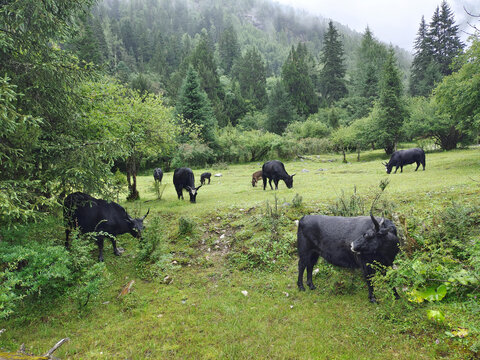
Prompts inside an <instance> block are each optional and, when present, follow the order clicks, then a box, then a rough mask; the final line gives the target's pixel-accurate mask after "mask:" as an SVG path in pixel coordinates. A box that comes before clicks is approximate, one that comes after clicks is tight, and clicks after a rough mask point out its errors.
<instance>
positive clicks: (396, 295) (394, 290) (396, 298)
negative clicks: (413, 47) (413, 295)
mask: <svg viewBox="0 0 480 360" xmlns="http://www.w3.org/2000/svg"><path fill="white" fill-rule="evenodd" d="M392 290H393V296H395V300H398V299H400V295H398V292H397V289H395V288H393V289H392Z"/></svg>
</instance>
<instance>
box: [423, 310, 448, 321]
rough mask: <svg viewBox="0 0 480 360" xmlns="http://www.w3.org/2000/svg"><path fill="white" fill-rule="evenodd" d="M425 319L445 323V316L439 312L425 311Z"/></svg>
mask: <svg viewBox="0 0 480 360" xmlns="http://www.w3.org/2000/svg"><path fill="white" fill-rule="evenodd" d="M427 317H428V319H429V320H431V321H434V322H437V323H443V322H445V315H444V314H443V312H441V311H440V310H427Z"/></svg>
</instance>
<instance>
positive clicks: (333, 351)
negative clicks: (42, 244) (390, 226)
mask: <svg viewBox="0 0 480 360" xmlns="http://www.w3.org/2000/svg"><path fill="white" fill-rule="evenodd" d="M384 159H385V156H384V155H383V154H382V153H381V152H379V151H375V152H368V153H365V154H364V155H362V159H361V161H360V162H357V161H356V155H351V156H350V157H348V160H349V161H351V162H350V163H348V164H344V163H342V162H341V157H340V156H337V155H321V156H311V159H310V160H308V159H307V160H304V161H293V162H287V163H285V165H286V169H287V171H288V172H289V173H290V174H292V173H296V176H295V178H294V188H293V189H287V188H286V187H285V185H284V183H283V182H281V183H280V185H279V190H278V191H276V192H275V191H271V190H270V189H267V190H266V191H263V189H262V187H261V186H259V187H256V188H252V185H251V174H252V173H253V172H254V171H256V170H258V169H260V167H261V164H259V163H250V164H243V165H233V166H228V168H227V169H198V170H195V171H194V173H195V176H196V179H197V182H198V181H199V178H200V174H201V173H202V172H203V171H205V170H208V171H211V172H212V174H215V173H221V174H222V176H221V177H213V176H212V183H211V184H210V185H205V186H203V187H202V188H201V189H200V190H199V194H198V196H197V203H196V204H190V203H189V202H188V201H187V200H185V201H179V200H177V196H176V193H175V190H174V188H173V185H172V173H167V174H165V175H164V184H166V185H167V186H166V188H165V191H164V193H163V196H162V199H161V200H157V199H156V197H155V193H154V188H153V176H152V174H144V176H141V177H140V178H139V182H140V187H139V190H140V194H141V196H142V200H140V201H137V202H135V203H127V204H124V205H125V206H126V207H127V209H128V210H129V212H130V213H131V214H143V213H145V211H146V209H147V208H150V209H151V211H150V215H149V216H148V218H147V220H148V221H147V220H146V225H147V227H148V229H147V231H146V234H145V237H146V238H147V239H152V238H154V237H158V239H160V241H159V242H158V243H157V247H158V248H157V249H158V250H159V253H160V254H159V255H158V261H157V263H156V264H150V265H149V266H148V267H144V266H143V265H142V264H139V262H138V261H137V260H138V257H139V256H140V254H141V252H140V251H139V245H138V243H137V242H136V240H134V239H132V238H131V237H129V236H123V237H121V238H120V239H119V244H120V246H122V247H124V248H125V249H126V251H125V253H124V254H123V255H122V256H121V257H114V256H113V255H112V251H111V245H110V244H109V243H106V245H105V249H106V251H105V264H106V266H107V272H108V273H109V280H108V283H107V284H106V286H105V287H104V289H103V290H102V292H101V294H100V295H99V296H98V297H96V298H94V299H91V300H90V301H89V303H88V304H87V305H86V306H84V307H80V308H79V307H78V306H77V304H76V303H75V302H74V301H72V300H70V299H69V298H68V297H65V298H61V299H59V300H58V301H56V302H55V303H53V304H52V303H45V304H40V305H39V304H38V303H35V305H34V306H33V305H31V304H30V303H25V304H24V305H23V307H22V309H21V313H20V314H19V315H18V316H16V317H14V318H12V319H10V320H9V321H4V322H3V323H2V324H1V325H0V328H5V329H6V330H7V331H6V332H5V333H4V334H2V335H0V348H1V349H3V350H10V351H13V350H16V349H18V348H19V346H20V344H21V343H25V344H26V345H27V351H28V352H34V353H44V352H45V351H46V350H48V349H49V348H50V347H51V346H52V345H53V344H54V343H55V342H56V341H57V340H58V339H60V338H63V337H67V336H68V337H70V338H71V341H70V342H69V343H67V344H65V345H64V346H63V347H62V348H61V349H59V350H58V352H57V353H56V354H55V355H56V356H58V357H60V358H62V359H146V358H152V359H159V358H162V359H167V358H171V359H174V358H175V359H178V358H229V359H258V358H263V359H267V358H268V359H269V358H289V359H290V358H291V359H310V358H311V359H323V358H332V359H391V358H398V359H423V358H425V359H432V358H441V357H444V358H449V359H456V358H458V359H460V358H465V356H467V354H468V356H472V353H471V352H466V351H467V350H465V349H466V348H464V346H463V344H465V342H462V341H456V340H450V339H449V338H448V337H446V336H445V334H444V333H445V330H447V329H448V328H445V326H441V325H435V324H432V323H431V322H429V321H428V319H427V318H426V316H425V315H424V309H428V308H435V306H437V305H436V304H433V305H432V304H427V305H425V306H423V307H422V308H410V310H409V311H407V312H405V313H403V314H398V313H395V310H394V309H393V308H392V309H388V308H386V304H382V303H380V304H378V305H372V304H370V303H369V302H368V298H367V289H366V286H365V284H364V283H363V280H362V279H361V274H360V273H359V272H350V271H345V270H338V269H336V268H334V267H332V266H329V265H326V264H324V263H323V261H320V263H319V265H318V266H317V267H318V268H319V270H320V271H319V272H318V274H317V275H316V276H315V279H314V281H315V283H316V285H317V289H316V290H315V291H309V290H307V291H306V292H302V293H300V292H298V291H297V289H296V275H297V274H296V272H297V269H296V264H297V258H296V254H295V239H296V234H295V232H296V225H295V220H296V219H298V218H300V217H301V216H302V215H303V214H307V213H328V212H329V206H330V205H331V204H332V203H333V202H334V201H335V200H336V199H338V198H339V196H341V195H342V192H344V193H345V194H351V193H352V192H353V189H354V187H356V191H357V193H358V194H359V195H360V196H366V197H367V200H368V199H373V196H374V194H375V193H376V192H377V191H378V184H379V182H380V181H381V180H383V179H386V178H388V179H389V180H390V184H389V185H388V187H387V189H386V191H385V194H384V195H383V198H384V199H388V200H391V201H392V202H393V203H394V206H395V208H394V211H395V213H396V214H398V215H399V216H400V217H406V218H415V219H426V218H427V217H429V216H430V215H431V214H432V213H433V212H435V211H438V210H439V209H442V208H443V207H445V206H448V205H449V204H451V203H452V201H455V202H459V203H467V204H477V205H478V204H479V202H478V200H477V199H478V194H479V191H480V187H479V183H478V180H480V179H479V177H478V174H479V170H480V152H479V151H478V149H471V150H459V151H452V152H448V153H446V152H441V153H430V154H427V166H426V171H425V172H423V171H418V172H414V167H413V166H407V167H405V168H404V172H403V173H402V174H400V173H397V174H392V175H386V174H385V170H384V168H383V166H382V165H381V161H382V160H384ZM274 194H276V197H277V203H278V208H277V209H275V196H274ZM296 194H298V195H299V196H301V197H302V199H303V201H300V200H299V198H298V197H297V198H296V200H294V197H295V196H296ZM185 195H186V198H188V195H187V194H185ZM267 203H268V205H267ZM367 203H368V204H369V201H367ZM272 214H273V215H272ZM275 214H277V215H278V216H277V217H275V216H276V215H275ZM419 221H421V220H419ZM397 225H398V226H399V227H400V225H399V224H397ZM472 231H474V232H476V233H478V229H472ZM45 233H46V234H47V235H48V236H51V237H52V239H51V240H49V241H51V242H53V243H57V244H62V241H63V229H62V225H61V219H60V216H58V217H57V218H56V219H55V220H51V223H50V224H49V229H48V230H44V234H45ZM25 236H31V237H34V236H37V237H38V232H35V231H33V230H32V233H31V234H27V235H25ZM279 239H280V240H279ZM254 247H257V248H258V249H259V251H255V249H254ZM96 255H97V252H96V250H95V251H94V252H92V254H91V256H92V257H95V256H96ZM131 280H135V283H134V284H133V286H132V289H133V290H132V292H131V293H129V294H127V295H125V296H120V297H119V296H118V294H119V292H120V290H121V289H122V287H123V286H125V285H126V284H127V283H129V281H131ZM242 291H246V292H247V293H242ZM402 297H404V296H402ZM404 302H405V300H404V299H403V300H400V301H399V302H398V307H399V308H400V304H404ZM453 305H454V304H448V303H447V304H444V305H442V307H443V309H445V312H446V313H447V315H448V317H449V319H448V321H449V324H450V323H455V324H456V325H462V323H460V322H461V320H462V319H466V320H465V321H468V320H469V316H474V314H473V313H471V314H467V312H468V311H465V310H463V312H462V311H460V310H458V308H456V307H454V306H453ZM395 306H396V305H395V304H394V307H395ZM402 306H404V305H402ZM447 311H448V312H447ZM392 313H393V314H395V316H392V315H391V314H392ZM388 314H390V316H387V315H388ZM387 319H388V320H387ZM462 321H463V320H462ZM463 325H464V324H463ZM477 330H478V329H477ZM470 332H471V336H478V334H477V335H475V334H476V333H475V329H474V328H472V327H470Z"/></svg>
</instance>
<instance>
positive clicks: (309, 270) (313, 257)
mask: <svg viewBox="0 0 480 360" xmlns="http://www.w3.org/2000/svg"><path fill="white" fill-rule="evenodd" d="M318 256H319V255H318V254H316V253H312V254H310V256H309V259H308V264H307V285H308V287H309V288H310V290H315V289H316V287H315V285H313V279H312V277H313V267H314V266H315V264H316V263H317V261H318Z"/></svg>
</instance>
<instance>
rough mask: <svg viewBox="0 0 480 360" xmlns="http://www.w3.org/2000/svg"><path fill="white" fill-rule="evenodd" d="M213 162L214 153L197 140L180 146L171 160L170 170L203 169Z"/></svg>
mask: <svg viewBox="0 0 480 360" xmlns="http://www.w3.org/2000/svg"><path fill="white" fill-rule="evenodd" d="M214 162H215V153H214V151H213V150H212V149H211V148H210V147H209V146H208V145H206V144H204V143H201V142H200V141H198V140H192V141H190V142H188V143H185V144H180V145H179V146H178V149H177V151H176V152H175V153H174V155H173V158H172V163H171V166H172V168H178V167H182V166H190V167H205V166H207V165H208V164H212V163H214Z"/></svg>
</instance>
